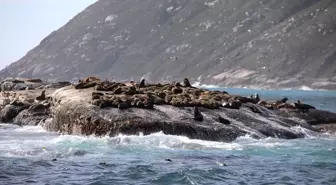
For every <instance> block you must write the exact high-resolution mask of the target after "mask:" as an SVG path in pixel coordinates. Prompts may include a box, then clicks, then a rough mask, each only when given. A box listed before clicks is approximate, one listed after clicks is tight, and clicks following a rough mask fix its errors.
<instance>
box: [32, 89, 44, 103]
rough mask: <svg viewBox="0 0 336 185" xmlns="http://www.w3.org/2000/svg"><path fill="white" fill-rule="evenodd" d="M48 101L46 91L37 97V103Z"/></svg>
mask: <svg viewBox="0 0 336 185" xmlns="http://www.w3.org/2000/svg"><path fill="white" fill-rule="evenodd" d="M45 99H46V95H45V90H43V91H42V93H41V95H40V96H38V97H36V98H35V100H36V101H44V100H45Z"/></svg>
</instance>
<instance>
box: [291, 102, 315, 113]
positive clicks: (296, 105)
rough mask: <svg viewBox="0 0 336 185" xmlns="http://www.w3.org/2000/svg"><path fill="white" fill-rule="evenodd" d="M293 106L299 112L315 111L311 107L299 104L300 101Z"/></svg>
mask: <svg viewBox="0 0 336 185" xmlns="http://www.w3.org/2000/svg"><path fill="white" fill-rule="evenodd" d="M294 105H295V108H297V109H299V110H301V111H302V112H308V111H309V109H316V108H315V107H313V106H311V105H308V104H304V103H301V101H300V100H298V101H297V103H294Z"/></svg>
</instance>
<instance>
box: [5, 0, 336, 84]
mask: <svg viewBox="0 0 336 185" xmlns="http://www.w3.org/2000/svg"><path fill="white" fill-rule="evenodd" d="M335 7H336V1H335V0H296V1H293V0H278V1H276V0H273V1H270V0H169V1H167V0H141V1H140V0H119V1H111V0H106V1H103V0H101V1H97V2H96V3H95V4H93V5H92V6H90V7H88V8H87V9H85V10H84V11H83V12H81V13H79V14H78V15H77V16H75V17H74V18H73V19H72V20H71V21H69V22H68V23H67V24H66V25H64V26H63V27H61V28H60V29H58V30H56V31H54V32H52V33H51V34H50V35H49V36H48V37H46V38H45V39H43V40H42V41H41V43H40V44H39V45H38V46H37V47H36V48H33V49H32V50H31V51H29V52H28V53H27V55H26V56H24V57H23V58H22V59H20V60H19V61H17V62H15V63H13V64H11V65H10V66H8V67H7V68H5V69H4V70H2V71H1V72H0V78H1V77H8V76H17V75H19V76H22V77H35V78H36V77H38V78H43V79H50V80H70V79H71V80H74V81H77V80H78V79H80V78H82V77H84V76H89V75H97V76H100V77H108V78H109V79H115V80H118V81H121V80H127V81H129V80H134V79H140V78H141V77H145V78H146V79H148V80H149V81H152V82H154V81H155V82H156V81H172V80H178V79H179V78H180V77H181V76H187V77H189V78H190V79H192V80H193V81H199V82H201V83H204V84H217V85H220V86H222V87H224V86H230V87H242V86H244V87H256V88H273V89H274V88H305V89H307V87H310V88H313V89H336V76H335V70H336V65H335V62H336V47H335V43H336V31H335V29H336V27H335V22H336V16H335V15H336V9H335ZM42 24H43V23H42Z"/></svg>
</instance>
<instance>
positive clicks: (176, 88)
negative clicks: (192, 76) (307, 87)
mask: <svg viewBox="0 0 336 185" xmlns="http://www.w3.org/2000/svg"><path fill="white" fill-rule="evenodd" d="M172 93H173V94H182V93H183V89H181V88H179V87H174V88H173V89H172Z"/></svg>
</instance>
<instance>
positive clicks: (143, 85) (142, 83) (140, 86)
mask: <svg viewBox="0 0 336 185" xmlns="http://www.w3.org/2000/svg"><path fill="white" fill-rule="evenodd" d="M144 87H146V84H145V79H141V81H140V84H139V88H144Z"/></svg>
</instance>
